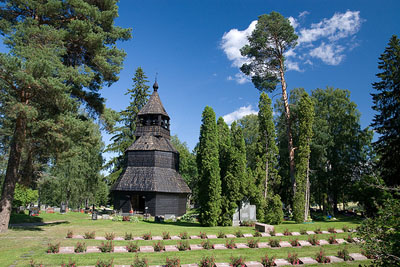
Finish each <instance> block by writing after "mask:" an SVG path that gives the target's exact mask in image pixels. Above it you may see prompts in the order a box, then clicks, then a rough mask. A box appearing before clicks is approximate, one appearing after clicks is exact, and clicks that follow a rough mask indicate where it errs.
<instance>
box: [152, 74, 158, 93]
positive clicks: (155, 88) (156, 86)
mask: <svg viewBox="0 0 400 267" xmlns="http://www.w3.org/2000/svg"><path fill="white" fill-rule="evenodd" d="M157 75H158V72H156V79H155V82H154V84H153V89H154V92H157V90H158V83H157Z"/></svg>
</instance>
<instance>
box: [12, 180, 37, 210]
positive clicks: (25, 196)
mask: <svg viewBox="0 0 400 267" xmlns="http://www.w3.org/2000/svg"><path fill="white" fill-rule="evenodd" d="M38 198H39V194H38V190H32V189H30V188H28V187H26V186H24V185H21V184H19V183H17V184H16V186H15V191H14V201H13V207H14V208H17V207H19V206H24V207H26V206H27V205H28V204H29V203H33V202H36V201H37V200H38Z"/></svg>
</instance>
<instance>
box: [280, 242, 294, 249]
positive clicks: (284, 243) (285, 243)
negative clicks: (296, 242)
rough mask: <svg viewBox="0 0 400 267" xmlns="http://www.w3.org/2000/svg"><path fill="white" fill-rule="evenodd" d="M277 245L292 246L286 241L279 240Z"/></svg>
mask: <svg viewBox="0 0 400 267" xmlns="http://www.w3.org/2000/svg"><path fill="white" fill-rule="evenodd" d="M279 245H280V246H281V247H282V248H291V247H292V245H290V243H289V242H287V241H280V242H279Z"/></svg>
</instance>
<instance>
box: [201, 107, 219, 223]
mask: <svg viewBox="0 0 400 267" xmlns="http://www.w3.org/2000/svg"><path fill="white" fill-rule="evenodd" d="M202 117H203V118H202V125H201V128H200V138H199V148H198V153H197V166H198V172H199V189H200V191H201V192H202V194H200V195H199V204H200V223H201V224H202V225H207V226H216V225H217V223H218V217H219V216H220V214H221V179H220V167H219V151H218V133H217V124H216V121H215V113H214V111H213V109H212V108H211V107H208V106H207V107H206V108H205V109H204V111H203V116H202Z"/></svg>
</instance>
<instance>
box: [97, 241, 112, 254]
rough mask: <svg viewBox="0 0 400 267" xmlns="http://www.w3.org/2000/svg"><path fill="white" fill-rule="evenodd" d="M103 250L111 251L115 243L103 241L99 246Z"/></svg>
mask: <svg viewBox="0 0 400 267" xmlns="http://www.w3.org/2000/svg"><path fill="white" fill-rule="evenodd" d="M98 248H99V249H100V251H101V252H105V253H110V252H113V251H114V244H113V242H112V241H108V242H105V243H104V242H101V244H100V246H98Z"/></svg>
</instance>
